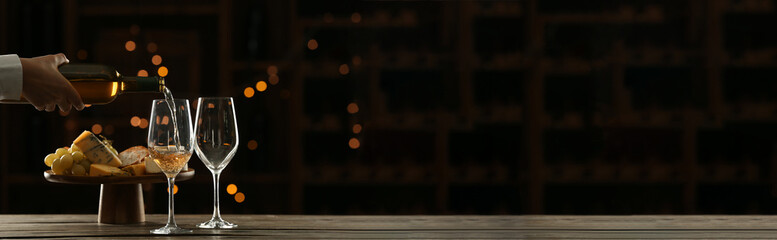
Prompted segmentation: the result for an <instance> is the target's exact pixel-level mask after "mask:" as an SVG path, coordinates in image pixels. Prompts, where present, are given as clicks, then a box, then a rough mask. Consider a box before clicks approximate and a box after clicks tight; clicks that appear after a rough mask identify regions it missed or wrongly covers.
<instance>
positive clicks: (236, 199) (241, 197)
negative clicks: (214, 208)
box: [235, 192, 246, 203]
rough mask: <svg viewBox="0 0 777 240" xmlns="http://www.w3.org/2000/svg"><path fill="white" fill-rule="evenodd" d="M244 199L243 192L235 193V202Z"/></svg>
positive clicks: (240, 201)
mask: <svg viewBox="0 0 777 240" xmlns="http://www.w3.org/2000/svg"><path fill="white" fill-rule="evenodd" d="M245 200H246V195H245V194H243V193H241V192H239V193H236V194H235V202H238V203H242V202H243V201H245Z"/></svg>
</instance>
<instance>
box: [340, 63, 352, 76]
mask: <svg viewBox="0 0 777 240" xmlns="http://www.w3.org/2000/svg"><path fill="white" fill-rule="evenodd" d="M338 71H339V72H340V74H342V75H346V74H348V73H349V72H351V69H349V68H348V64H342V65H340V69H338Z"/></svg>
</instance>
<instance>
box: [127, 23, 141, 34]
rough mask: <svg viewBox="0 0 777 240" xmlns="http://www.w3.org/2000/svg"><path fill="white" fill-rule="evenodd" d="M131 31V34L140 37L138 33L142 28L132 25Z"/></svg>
mask: <svg viewBox="0 0 777 240" xmlns="http://www.w3.org/2000/svg"><path fill="white" fill-rule="evenodd" d="M129 31H130V34H132V35H138V33H140V26H138V25H137V24H132V26H130V29H129Z"/></svg>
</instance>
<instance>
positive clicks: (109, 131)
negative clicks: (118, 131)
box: [103, 124, 115, 135]
mask: <svg viewBox="0 0 777 240" xmlns="http://www.w3.org/2000/svg"><path fill="white" fill-rule="evenodd" d="M114 130H115V129H114V128H113V125H110V124H108V125H105V129H104V130H103V132H105V135H112V134H113V131H114Z"/></svg>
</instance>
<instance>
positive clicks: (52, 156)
mask: <svg viewBox="0 0 777 240" xmlns="http://www.w3.org/2000/svg"><path fill="white" fill-rule="evenodd" d="M57 158H58V157H57V154H54V153H51V154H49V155H46V157H45V158H43V162H44V163H46V167H51V164H53V163H54V159H57Z"/></svg>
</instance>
